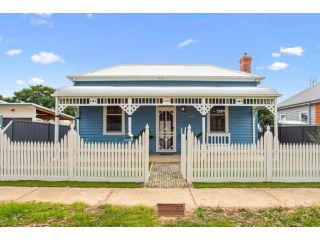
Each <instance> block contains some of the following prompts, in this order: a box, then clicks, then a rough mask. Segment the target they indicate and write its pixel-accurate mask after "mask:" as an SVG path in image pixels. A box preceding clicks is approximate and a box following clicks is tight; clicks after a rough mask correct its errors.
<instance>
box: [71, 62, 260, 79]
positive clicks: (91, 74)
mask: <svg viewBox="0 0 320 240" xmlns="http://www.w3.org/2000/svg"><path fill="white" fill-rule="evenodd" d="M161 66H162V67H165V66H167V67H169V68H170V67H179V66H181V67H183V66H185V67H211V68H212V69H213V70H211V71H212V72H211V73H210V74H207V75H205V74H203V72H202V73H201V75H199V73H195V74H194V75H193V74H185V71H177V72H178V73H179V74H172V73H168V74H166V73H163V74H151V73H146V74H138V73H135V74H132V75H131V76H130V73H127V74H125V73H121V72H120V73H119V72H117V73H116V74H115V73H112V72H111V73H109V74H106V73H104V74H106V75H99V74H97V73H99V72H100V73H101V72H103V71H108V70H112V69H115V71H117V70H118V69H120V70H121V67H127V68H128V67H133V68H134V67H161ZM117 68H118V69H117ZM160 70H161V69H160ZM217 70H223V71H226V72H228V71H229V72H231V73H237V74H238V75H232V74H229V75H227V74H226V73H224V74H226V75H225V76H223V75H217V76H216V78H223V79H227V78H230V79H234V78H240V79H241V78H242V79H243V78H248V79H253V80H255V81H257V82H260V81H261V80H263V79H264V77H262V76H258V75H254V74H251V73H247V72H242V71H238V70H234V69H230V68H226V67H220V66H217V65H213V64H118V65H113V66H108V67H103V68H98V69H96V70H92V71H88V72H84V73H80V74H77V75H70V76H67V78H69V79H70V80H71V81H76V80H77V79H86V78H100V79H101V78H112V77H115V78H121V77H123V78H126V79H128V80H131V78H132V79H135V80H139V77H140V78H141V79H143V77H144V78H146V77H156V78H159V77H173V78H177V77H181V78H183V77H186V78H187V77H190V78H195V80H196V79H197V78H205V77H208V78H213V77H215V76H214V71H217ZM118 71H119V70H118ZM126 71H128V69H126ZM162 71H163V70H162ZM167 71H169V69H167ZM199 71H200V69H199ZM202 71H203V70H202ZM207 71H208V70H207ZM181 73H182V74H181ZM184 74H185V75H184ZM197 74H198V75H197ZM143 80H144V79H143ZM150 80H152V79H150ZM160 80H161V79H160ZM208 80H209V79H208Z"/></svg>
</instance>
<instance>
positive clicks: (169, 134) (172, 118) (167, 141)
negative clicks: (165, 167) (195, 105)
mask: <svg viewBox="0 0 320 240" xmlns="http://www.w3.org/2000/svg"><path fill="white" fill-rule="evenodd" d="M175 128H176V109H175V107H170V108H169V107H166V108H164V107H158V108H157V151H158V152H175V151H176V129H175Z"/></svg>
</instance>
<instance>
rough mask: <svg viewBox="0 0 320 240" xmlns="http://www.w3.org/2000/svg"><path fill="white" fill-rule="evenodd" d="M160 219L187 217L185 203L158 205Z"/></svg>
mask: <svg viewBox="0 0 320 240" xmlns="http://www.w3.org/2000/svg"><path fill="white" fill-rule="evenodd" d="M157 211H158V217H179V216H184V215H185V204H184V203H175V204H173V203H158V204H157Z"/></svg>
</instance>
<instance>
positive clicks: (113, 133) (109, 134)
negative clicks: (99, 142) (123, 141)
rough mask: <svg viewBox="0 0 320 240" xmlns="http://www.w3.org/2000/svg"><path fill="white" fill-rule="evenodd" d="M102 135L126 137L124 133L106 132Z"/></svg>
mask: <svg viewBox="0 0 320 240" xmlns="http://www.w3.org/2000/svg"><path fill="white" fill-rule="evenodd" d="M102 135H104V136H125V133H124V132H112V133H107V132H104V133H102Z"/></svg>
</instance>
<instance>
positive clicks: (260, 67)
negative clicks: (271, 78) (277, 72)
mask: <svg viewBox="0 0 320 240" xmlns="http://www.w3.org/2000/svg"><path fill="white" fill-rule="evenodd" d="M256 69H257V70H263V69H265V66H258V67H256Z"/></svg>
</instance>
